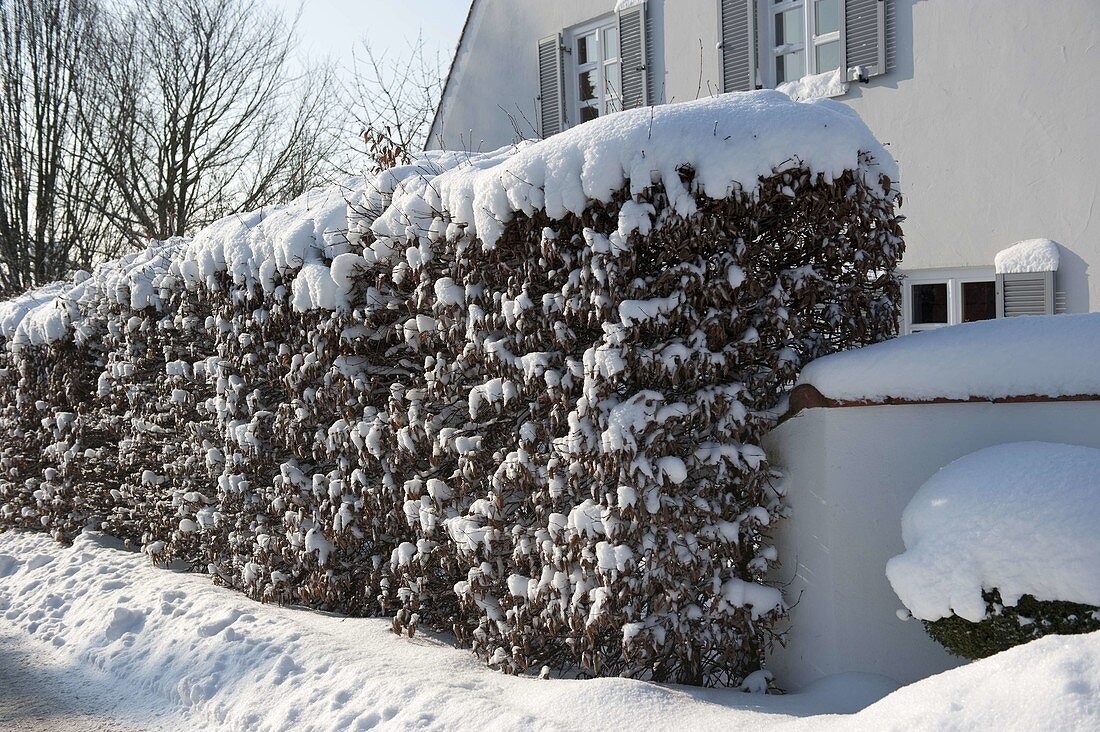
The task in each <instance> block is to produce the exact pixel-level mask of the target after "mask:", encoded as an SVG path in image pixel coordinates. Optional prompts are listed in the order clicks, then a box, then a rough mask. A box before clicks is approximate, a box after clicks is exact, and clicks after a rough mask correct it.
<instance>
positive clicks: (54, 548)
mask: <svg viewBox="0 0 1100 732" xmlns="http://www.w3.org/2000/svg"><path fill="white" fill-rule="evenodd" d="M892 690H893V686H892V685H891V684H890V683H889V682H888V681H886V680H884V679H881V678H876V677H863V676H846V677H840V678H833V679H826V680H825V681H823V682H821V683H819V684H818V685H816V686H815V687H813V688H811V689H809V690H807V691H806V692H804V693H800V694H790V695H786V696H763V695H750V694H744V693H741V692H737V691H733V690H717V689H689V688H684V687H668V686H660V685H655V684H649V683H644V682H639V681H631V680H628V679H597V680H590V681H575V680H551V681H542V680H538V679H531V678H516V677H511V676H505V675H503V674H500V673H497V672H495V671H493V670H491V669H488V668H486V667H484V666H483V665H481V663H480V662H479V661H477V660H476V659H475V658H473V657H472V656H471V655H470V654H469V653H468V652H466V651H464V650H460V649H455V648H453V647H451V646H450V645H448V644H447V643H446V640H445V639H440V638H432V637H424V636H418V637H416V638H414V639H412V640H408V639H401V638H397V637H396V636H394V635H393V634H392V633H391V632H390V630H389V622H388V621H386V620H382V619H353V618H341V617H335V616H328V615H325V614H321V613H314V612H308V611H304V610H296V609H292V608H279V607H272V606H265V605H260V604H257V603H254V602H252V601H250V600H248V599H247V598H245V597H243V596H241V595H239V594H237V593H234V592H231V591H228V590H224V589H221V588H217V587H214V586H213V585H212V584H211V583H210V581H209V579H208V578H206V577H203V576H196V575H186V574H180V573H177V572H170V571H167V570H161V569H156V568H154V567H152V566H151V565H150V564H149V562H148V559H147V558H146V557H144V556H143V555H140V554H133V553H128V552H123V551H121V550H119V549H117V548H113V547H112V545H111V543H110V541H109V540H107V539H104V538H102V537H97V536H92V535H85V536H81V537H79V538H78V539H77V541H76V543H75V544H74V545H73V546H72V547H68V548H66V547H62V546H60V545H58V544H56V543H54V542H53V541H51V540H50V539H49V538H48V537H47V536H44V535H38V534H26V533H18V532H13V533H7V534H2V535H0V728H2V729H5V730H39V729H49V730H54V729H59V730H68V729H73V730H76V729H80V730H100V729H103V730H106V729H112V730H150V729H173V730H181V729H200V728H201V729H210V728H211V727H213V728H216V729H248V730H253V729H266V730H282V729H295V730H314V729H315V730H364V729H372V728H379V729H410V728H427V729H478V730H497V729H499V730H505V729H570V730H586V729H591V730H595V729H615V728H623V727H626V726H628V725H629V726H630V727H632V728H634V729H638V730H643V729H646V730H648V729H673V728H678V729H692V730H705V729H731V728H735V729H765V728H766V729H815V730H816V729H876V730H878V729H899V730H900V729H907V730H911V729H953V728H957V729H967V728H970V729H972V728H975V727H999V728H1000V729H1027V728H1040V727H1042V728H1047V729H1074V728H1076V729H1088V728H1098V727H1100V634H1093V635H1091V636H1080V637H1077V638H1063V637H1057V636H1052V637H1049V638H1045V639H1043V640H1041V641H1038V642H1036V643H1032V644H1029V645H1028V646H1025V647H1023V648H1019V649H1015V650H1013V651H1010V652H1009V653H1005V654H1001V655H1000V656H997V657H995V658H993V659H989V660H987V661H984V662H980V663H977V664H971V665H969V666H967V667H964V668H961V669H956V670H955V671H951V672H948V673H946V674H941V675H940V676H937V677H933V678H931V679H928V680H926V681H923V682H920V683H918V684H914V685H912V686H909V687H906V688H904V689H901V690H898V691H896V692H894V693H892V694H890V693H889V692H891V691H892ZM887 694H889V695H888V696H887ZM883 696H885V698H883V699H882V700H881V701H878V702H877V703H874V702H876V700H878V699H879V698H881V697H883ZM868 705H870V706H868ZM864 707H866V709H863V708H864ZM860 709H863V711H861V712H859V713H857V714H855V715H854V716H852V714H851V713H853V712H857V711H858V710H860Z"/></svg>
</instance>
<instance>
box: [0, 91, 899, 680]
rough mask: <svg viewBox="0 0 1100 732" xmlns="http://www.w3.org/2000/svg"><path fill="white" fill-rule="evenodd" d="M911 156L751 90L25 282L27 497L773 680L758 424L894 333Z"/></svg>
mask: <svg viewBox="0 0 1100 732" xmlns="http://www.w3.org/2000/svg"><path fill="white" fill-rule="evenodd" d="M895 173H896V171H895V169H894V166H893V162H892V161H891V160H890V158H889V156H888V155H887V154H886V152H885V151H884V150H883V148H882V147H881V145H879V144H878V143H877V142H876V141H875V140H874V139H873V137H872V136H871V135H870V133H869V132H868V130H867V128H866V127H865V126H864V125H863V124H862V122H860V121H859V119H858V118H857V117H856V116H855V115H854V114H853V113H852V112H850V111H849V110H847V109H846V108H844V107H843V106H840V105H836V104H833V103H828V102H820V103H809V104H800V103H796V102H793V101H791V100H790V99H789V98H787V97H786V96H784V95H782V94H779V93H775V92H759V93H749V94H731V95H724V96H722V97H719V98H715V99H707V100H702V101H699V102H695V103H689V104H682V105H668V106H663V107H657V108H653V109H644V110H632V111H629V112H624V113H621V114H616V115H610V116H608V117H606V118H601V119H599V120H596V121H593V122H591V123H588V124H584V125H580V126H578V127H576V128H575V129H572V130H570V131H568V132H566V133H563V134H561V135H558V136H556V137H554V138H552V139H549V140H545V141H541V142H537V143H529V144H524V145H521V146H519V147H516V148H511V149H505V150H500V151H496V152H493V153H489V154H485V155H475V156H467V155H461V154H454V153H443V154H431V155H427V156H426V157H425V158H424V159H423V160H420V161H418V162H417V164H415V165H411V166H406V167H403V168H397V169H394V170H391V171H386V172H384V173H382V174H380V175H379V176H375V177H373V178H370V179H352V180H349V181H347V182H346V183H345V185H344V186H343V187H342V188H334V189H328V190H321V191H312V192H309V193H307V194H305V195H304V196H302V197H301V198H299V199H298V200H296V201H293V202H291V203H289V204H286V205H285V206H280V207H274V208H269V209H264V210H262V211H257V212H253V213H250V214H241V215H238V216H231V217H228V218H227V219H225V220H223V221H220V222H217V223H215V224H213V225H212V226H210V227H208V228H207V229H205V230H203V231H201V232H199V233H198V235H196V237H195V238H194V239H193V240H191V241H174V242H166V243H157V244H154V245H152V246H151V247H150V248H149V249H148V250H147V251H144V252H141V253H138V254H135V255H133V256H131V257H128V258H126V259H125V260H122V261H120V262H114V263H109V264H106V265H104V266H102V267H100V268H98V269H97V270H96V271H95V272H93V273H91V274H90V275H89V274H81V275H79V276H78V277H76V278H74V280H73V281H72V282H70V283H65V284H64V285H60V286H57V287H58V289H57V290H56V291H55V290H50V291H48V292H39V293H36V294H34V295H33V296H31V297H28V298H24V299H22V300H20V301H19V302H18V303H14V304H12V305H11V306H3V307H0V323H2V324H4V328H6V329H8V330H5V331H4V332H5V333H6V332H9V331H10V332H11V333H12V334H13V335H12V336H11V337H10V338H8V339H6V341H5V343H6V345H7V347H6V348H4V349H3V350H2V351H0V393H2V394H3V395H4V398H3V401H2V408H0V434H2V435H3V448H2V450H0V468H2V470H0V520H2V521H3V522H4V524H6V525H9V526H20V527H26V528H44V529H46V530H49V531H51V532H53V533H54V534H55V535H56V536H57V537H58V538H61V539H69V538H71V537H73V536H75V535H76V534H77V533H78V532H79V531H80V529H81V528H82V527H83V526H85V525H86V524H89V523H90V524H92V525H94V526H96V527H97V528H102V529H103V530H105V531H107V532H109V533H110V534H112V535H114V536H117V537H120V538H122V539H124V540H125V541H127V542H128V543H129V544H131V545H133V546H136V547H141V548H142V550H143V551H144V552H145V553H146V554H148V555H150V556H151V557H153V558H154V559H155V560H156V561H157V562H161V563H168V562H171V561H183V562H186V563H188V564H189V565H191V566H192V567H193V568H195V569H200V570H203V571H206V572H208V573H210V574H211V575H213V576H214V578H215V579H216V580H217V581H218V582H220V583H224V584H226V585H230V586H233V587H236V588H239V589H242V590H244V591H246V592H248V593H249V594H250V595H252V596H253V597H256V598H259V599H263V600H272V601H280V602H294V603H300V604H304V605H309V606H312V607H319V608H323V609H329V610H337V611H341V612H345V613H352V614H387V615H390V616H391V617H392V618H393V629H394V630H395V631H398V632H401V633H407V634H410V635H412V634H414V633H415V632H416V630H417V629H418V628H419V627H424V626H428V627H434V628H442V629H447V630H450V631H452V632H453V633H454V634H455V635H456V636H457V637H458V639H459V641H460V642H462V643H465V644H468V645H470V646H471V647H472V648H473V649H474V651H475V652H477V653H478V654H479V655H480V656H481V657H482V658H484V659H485V660H486V661H487V662H489V663H490V664H492V665H494V666H496V667H498V668H501V669H503V670H505V671H510V672H517V673H518V672H527V671H530V672H538V671H540V670H541V669H542V667H543V666H549V667H551V668H552V669H562V670H568V669H573V668H576V667H578V666H579V667H580V668H582V669H584V670H585V672H587V673H589V674H593V675H620V674H626V675H635V676H640V677H645V678H653V679H657V680H663V679H668V680H679V681H685V682H690V683H705V684H729V685H740V684H741V683H743V682H745V681H746V679H748V678H750V677H751V678H753V679H759V678H760V677H761V674H759V673H757V672H758V671H759V666H760V664H761V662H762V658H763V655H764V652H765V650H766V648H767V647H768V645H769V643H770V642H771V640H772V635H771V630H770V628H771V623H772V622H773V620H774V619H775V618H776V617H777V616H778V615H779V614H781V613H782V612H783V607H784V606H783V600H782V597H781V595H780V593H779V591H778V590H777V589H775V588H772V587H767V586H765V584H764V583H763V582H762V577H763V576H764V574H765V573H766V571H767V569H768V567H769V565H771V564H773V563H774V562H776V561H777V560H778V557H777V556H776V553H775V550H774V548H773V547H771V546H770V545H769V543H768V540H767V531H768V527H769V526H770V525H771V524H772V523H773V522H774V521H775V520H777V519H778V518H780V517H781V515H782V514H783V513H784V506H783V502H782V495H781V486H780V484H779V482H778V480H777V476H776V474H775V471H773V470H772V468H771V467H770V466H769V465H768V464H767V461H766V459H765V457H764V454H763V451H762V449H761V448H760V446H759V445H760V438H761V436H762V435H763V434H764V432H765V431H766V430H767V429H768V428H769V426H770V412H769V410H770V409H771V408H772V407H774V403H775V402H776V400H777V399H778V398H779V396H780V394H781V393H782V392H783V391H784V390H785V389H786V388H787V387H788V386H789V384H790V382H791V381H792V380H793V379H794V378H795V376H796V374H797V373H798V370H799V368H800V367H801V365H802V364H803V363H805V362H807V361H809V360H811V359H813V358H816V357H817V356H820V355H823V354H826V353H829V352H832V351H835V350H838V349H843V348H848V347H851V346H855V345H863V344H868V343H873V342H875V341H878V340H881V339H883V338H886V337H888V336H889V335H891V334H892V333H893V331H894V323H895V322H896V313H897V301H898V292H899V290H898V281H897V278H896V277H895V276H894V275H893V270H894V268H895V266H896V264H897V261H898V258H899V257H900V256H901V253H902V250H903V244H902V240H901V232H900V228H899V218H898V217H897V216H896V215H895V212H894V206H895V203H896V202H897V191H896V188H895V184H894V181H893V178H894V176H895ZM46 322H48V323H50V325H49V326H48V327H45V326H43V327H39V326H38V325H37V324H38V323H46ZM24 324H26V325H24ZM32 326H33V327H32ZM754 673H756V674H757V675H756V676H752V674H754Z"/></svg>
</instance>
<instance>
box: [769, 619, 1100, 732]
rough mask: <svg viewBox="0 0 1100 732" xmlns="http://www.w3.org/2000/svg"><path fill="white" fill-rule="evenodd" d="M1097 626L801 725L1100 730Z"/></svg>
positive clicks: (939, 730) (908, 731)
mask: <svg viewBox="0 0 1100 732" xmlns="http://www.w3.org/2000/svg"><path fill="white" fill-rule="evenodd" d="M1098 699H1100V633H1089V634H1087V635H1074V636H1064V635H1051V636H1047V637H1045V638H1040V639H1039V640H1036V641H1033V642H1031V643H1027V644H1024V645H1022V646H1017V647H1016V648H1012V649H1010V650H1008V651H1005V652H1003V653H998V654H996V655H995V656H991V657H989V658H986V659H983V660H981V661H977V662H975V663H971V664H968V665H966V666H962V667H960V668H956V669H952V670H950V671H945V672H944V673H942V674H938V675H936V676H932V677H930V678H927V679H924V680H923V681H918V682H917V683H915V684H911V685H909V686H906V687H903V688H901V689H899V690H898V691H895V692H894V693H893V694H890V695H889V696H887V697H886V698H884V699H882V700H881V701H879V702H878V703H876V704H872V705H871V706H869V707H867V708H866V709H864V710H863V711H862V712H859V713H858V714H855V715H853V716H849V717H828V718H821V717H818V718H814V719H806V720H799V722H798V723H797V724H793V725H791V726H792V727H794V728H797V729H816V730H825V729H837V730H876V731H878V732H882V731H883V730H898V731H899V732H900V731H901V730H904V731H905V732H918V731H920V730H930V731H933V730H934V731H935V732H944V731H945V730H958V731H959V732H964V731H969V730H1006V731H1011V730H1021V731H1023V730H1090V729H1091V730H1095V729H1100V703H1097V700H1098Z"/></svg>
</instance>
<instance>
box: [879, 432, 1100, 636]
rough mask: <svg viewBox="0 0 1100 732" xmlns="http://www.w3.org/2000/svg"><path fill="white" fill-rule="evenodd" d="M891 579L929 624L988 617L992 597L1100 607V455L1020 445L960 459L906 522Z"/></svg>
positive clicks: (918, 499)
mask: <svg viewBox="0 0 1100 732" xmlns="http://www.w3.org/2000/svg"><path fill="white" fill-rule="evenodd" d="M901 525H902V538H903V540H904V541H905V552H904V553H903V554H900V555H899V556H896V557H894V558H893V559H891V560H890V561H889V562H887V564H886V576H887V577H888V578H889V580H890V584H891V585H892V586H893V588H894V592H896V593H897V595H898V597H899V598H901V601H902V603H903V604H904V605H905V607H907V608H909V611H910V612H911V613H912V614H913V615H914V616H915V617H918V618H920V619H922V620H938V619H940V618H943V617H947V616H949V615H951V614H952V613H954V614H956V615H958V616H960V617H962V618H965V619H966V620H970V621H972V622H978V621H980V620H982V619H984V618H985V616H986V603H985V600H984V599H983V598H982V590H992V589H998V590H1000V592H1001V598H1002V600H1003V601H1004V603H1005V604H1006V605H1015V604H1016V603H1017V602H1018V601H1019V599H1020V597H1021V596H1022V595H1033V596H1034V597H1035V598H1036V599H1037V600H1062V601H1066V602H1078V603H1083V604H1087V605H1097V606H1100V450H1097V449H1095V448H1091V447H1079V446H1073V445H1056V444H1050V443H1042V442H1020V443H1010V444H1005V445H997V446H995V447H989V448H986V449H984V450H979V451H978V452H975V453H971V454H970V455H967V456H966V457H962V458H959V459H958V460H956V461H955V462H953V463H951V464H950V465H948V466H946V467H944V468H942V469H941V470H940V471H939V472H938V473H936V474H935V475H934V476H932V478H930V479H929V480H928V482H927V483H925V484H924V485H923V486H921V488H920V490H918V491H917V493H916V495H914V496H913V500H912V501H910V502H909V505H908V506H907V507H906V509H905V512H904V513H903V514H902V520H901Z"/></svg>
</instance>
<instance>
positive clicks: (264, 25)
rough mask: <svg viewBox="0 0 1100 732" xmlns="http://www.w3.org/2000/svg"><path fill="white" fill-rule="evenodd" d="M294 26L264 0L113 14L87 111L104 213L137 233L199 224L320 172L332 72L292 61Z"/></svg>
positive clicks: (160, 2)
mask: <svg viewBox="0 0 1100 732" xmlns="http://www.w3.org/2000/svg"><path fill="white" fill-rule="evenodd" d="M292 47H293V32H292V28H291V27H289V26H288V25H287V24H286V23H285V22H284V21H283V19H282V18H281V17H280V16H279V15H277V14H274V13H271V12H269V11H268V10H267V9H266V8H265V6H263V5H262V4H261V3H259V2H257V0H195V1H194V2H189V3H186V4H185V3H179V2H174V1H173V0H153V1H152V2H150V3H148V4H144V5H142V6H141V7H140V8H130V9H127V10H124V11H122V12H120V13H118V14H116V15H115V16H113V17H112V19H111V21H110V22H109V23H107V24H105V25H104V26H103V31H102V33H101V35H100V37H99V39H98V42H97V43H96V53H95V54H94V77H95V79H96V85H95V88H94V89H90V90H89V91H88V93H86V94H83V95H81V117H82V118H83V119H85V120H87V121H88V124H89V126H93V125H94V122H93V121H92V120H93V119H94V118H95V117H97V116H99V117H101V118H102V122H101V123H100V124H99V125H97V126H98V127H99V128H100V134H97V135H95V136H93V137H92V138H91V139H90V140H89V141H88V150H87V152H88V154H89V155H90V156H91V158H92V160H93V161H94V163H95V165H97V166H98V167H99V168H100V169H101V170H103V171H105V172H106V173H107V175H108V177H109V179H110V182H111V185H112V186H113V187H114V188H115V189H116V195H115V196H114V197H111V198H109V199H106V200H104V201H103V203H104V205H103V206H102V208H101V214H102V215H103V216H105V217H107V218H108V219H110V220H111V221H112V223H113V224H114V225H115V226H116V227H117V228H118V229H120V230H122V231H123V232H125V233H126V234H129V235H130V236H132V237H133V238H134V239H136V240H140V239H143V238H146V237H150V236H151V237H156V238H165V237H168V236H177V235H184V234H187V233H189V232H193V231H194V230H195V229H196V228H197V227H199V226H202V225H203V224H206V223H208V222H210V221H212V220H214V219H216V218H219V217H221V216H224V215H226V214H229V213H233V212H235V211H241V210H246V209H251V208H256V207H258V206H263V205H266V204H269V203H272V202H274V201H277V200H282V199H285V198H290V197H293V196H294V195H297V194H298V193H300V192H302V191H303V190H305V189H307V188H309V187H311V186H313V185H316V184H317V183H319V182H321V180H323V174H324V172H325V163H326V161H327V160H328V158H329V157H330V156H331V154H332V152H333V148H334V146H335V144H336V139H335V138H334V137H333V136H332V135H331V134H329V129H328V124H329V123H328V118H329V116H330V115H329V113H328V110H327V109H326V104H327V103H328V101H329V99H330V98H331V96H332V86H333V81H332V74H331V72H330V71H329V70H328V69H326V68H323V67H313V68H310V69H308V70H306V71H304V72H302V73H301V74H300V75H297V76H295V75H294V74H293V73H292V71H291V69H290V56H291V51H292Z"/></svg>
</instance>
